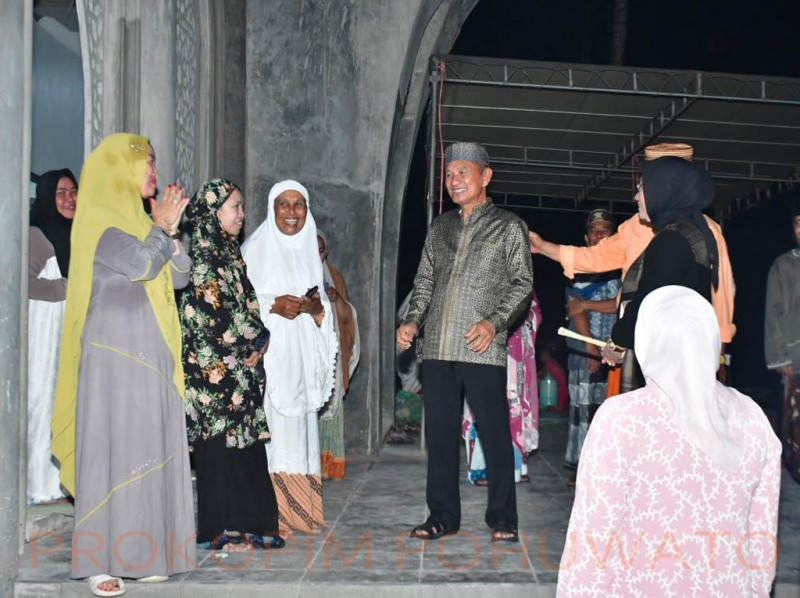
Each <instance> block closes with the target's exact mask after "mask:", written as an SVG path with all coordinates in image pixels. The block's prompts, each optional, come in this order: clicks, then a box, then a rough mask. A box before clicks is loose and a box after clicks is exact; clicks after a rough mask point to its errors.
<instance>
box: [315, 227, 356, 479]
mask: <svg viewBox="0 0 800 598" xmlns="http://www.w3.org/2000/svg"><path fill="white" fill-rule="evenodd" d="M317 243H318V247H319V257H320V259H321V260H322V271H323V274H324V276H325V282H324V291H325V293H326V294H327V295H328V300H329V301H330V302H331V305H332V306H333V310H332V311H333V329H334V330H335V331H336V333H337V335H338V337H339V354H338V355H337V356H336V384H335V386H334V387H333V395H332V396H331V399H330V401H328V403H327V405H325V407H324V408H323V409H322V411H321V412H320V418H319V444H320V456H321V459H322V479H323V480H341V479H342V478H344V470H345V456H344V396H345V394H346V393H347V389H348V388H349V387H350V378H351V376H352V375H353V372H354V371H355V369H356V366H357V365H358V360H359V359H360V357H361V338H360V336H359V334H358V313H357V312H356V308H355V307H353V304H352V303H350V295H349V293H348V292H347V285H345V283H344V278H342V275H341V273H340V272H339V270H338V269H337V268H336V267H335V266H334V265H333V264H331V263H330V262H329V261H328V240H327V238H326V237H325V234H324V233H323V232H322V231H321V230H319V229H317Z"/></svg>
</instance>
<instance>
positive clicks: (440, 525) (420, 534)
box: [411, 519, 458, 540]
mask: <svg viewBox="0 0 800 598" xmlns="http://www.w3.org/2000/svg"><path fill="white" fill-rule="evenodd" d="M457 532H458V530H457V529H450V527H449V526H448V525H447V524H446V523H445V522H444V521H438V520H430V519H429V520H428V521H426V522H425V523H423V524H422V525H418V526H417V527H415V528H414V529H412V530H411V537H412V538H417V539H418V540H438V539H439V538H441V537H442V536H452V535H453V534H455V533H457Z"/></svg>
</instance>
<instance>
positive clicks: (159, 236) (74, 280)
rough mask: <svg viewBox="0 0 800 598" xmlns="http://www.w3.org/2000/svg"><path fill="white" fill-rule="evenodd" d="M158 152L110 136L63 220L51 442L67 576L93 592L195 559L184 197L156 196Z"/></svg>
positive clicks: (153, 576)
mask: <svg viewBox="0 0 800 598" xmlns="http://www.w3.org/2000/svg"><path fill="white" fill-rule="evenodd" d="M155 161H156V158H155V152H154V150H153V147H152V146H151V145H150V143H149V142H148V140H147V139H145V138H143V137H140V136H138V135H131V134H130V133H117V134H114V135H109V136H108V137H106V138H105V139H104V140H103V141H102V142H101V143H100V144H99V145H98V146H97V147H96V148H95V150H94V151H93V152H92V153H91V155H90V156H89V157H88V158H87V159H86V162H85V164H84V166H83V174H82V176H81V189H80V193H79V196H78V206H79V208H78V210H77V213H76V216H75V222H74V224H73V230H72V255H71V258H70V265H69V276H68V279H69V284H68V285H67V306H66V313H65V316H64V328H63V334H62V337H61V353H60V356H59V366H58V382H57V385H56V404H55V407H54V410H53V441H52V451H53V455H55V457H56V458H57V459H58V461H59V464H60V467H61V483H62V485H63V486H64V487H65V488H66V489H67V490H68V491H69V492H70V493H71V494H72V495H73V496H74V497H75V528H74V532H73V534H72V555H73V559H72V577H75V578H86V577H88V578H89V587H90V589H91V591H92V593H94V594H95V595H97V596H109V595H119V594H121V593H123V592H124V591H125V587H124V583H123V581H122V578H123V577H131V578H135V579H138V580H140V581H164V580H166V579H167V576H169V575H173V574H176V573H184V572H187V571H190V570H192V569H193V568H194V567H195V565H196V562H197V561H196V550H195V544H194V541H193V540H194V533H195V524H194V501H193V492H192V480H191V474H190V471H189V446H188V443H187V439H186V416H185V414H184V403H183V396H184V379H183V366H182V361H181V325H180V320H179V319H178V310H177V308H176V305H175V289H180V288H183V287H185V286H186V285H187V284H188V282H189V269H190V267H191V261H190V259H189V257H188V256H187V255H186V253H185V252H184V251H183V248H182V246H181V243H180V241H179V240H178V224H179V222H180V218H181V215H182V214H183V211H184V209H185V208H186V205H187V204H188V201H189V200H188V199H187V198H185V197H183V189H182V188H180V187H178V186H177V185H170V186H168V187H167V189H166V190H165V191H164V193H163V196H162V197H161V201H160V202H158V203H156V201H155V200H153V199H152V197H153V196H154V195H155V193H156V185H157V183H158V170H157V169H156V164H155ZM142 198H149V199H150V204H151V214H152V219H151V218H150V217H148V216H147V214H145V212H144V209H143V208H142ZM172 546H181V547H182V556H176V555H175V554H174V552H172V551H171V549H170V547H172ZM109 592H111V593H110V594H109Z"/></svg>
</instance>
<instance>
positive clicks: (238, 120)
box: [211, 0, 247, 185]
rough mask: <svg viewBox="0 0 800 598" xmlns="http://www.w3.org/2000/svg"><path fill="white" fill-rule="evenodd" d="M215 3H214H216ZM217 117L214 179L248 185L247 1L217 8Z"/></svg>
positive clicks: (230, 1)
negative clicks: (246, 164)
mask: <svg viewBox="0 0 800 598" xmlns="http://www.w3.org/2000/svg"><path fill="white" fill-rule="evenodd" d="M212 1H213V0H212ZM214 10H215V12H216V14H215V15H214V21H215V22H214V23H212V26H214V27H215V47H214V49H213V51H214V74H213V76H214V79H215V81H214V86H215V115H214V119H215V122H214V127H213V131H214V133H213V135H212V139H211V143H212V144H213V146H214V160H213V162H214V163H213V167H212V171H211V176H222V177H225V178H228V179H230V180H232V181H234V182H235V183H236V184H238V185H244V184H245V179H246V174H245V139H246V131H247V59H246V58H247V57H246V50H247V44H246V35H245V31H246V27H247V21H246V19H247V5H246V2H245V0H225V3H224V5H223V4H222V3H219V4H216V5H214Z"/></svg>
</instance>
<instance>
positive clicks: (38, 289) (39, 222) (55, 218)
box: [27, 169, 78, 504]
mask: <svg viewBox="0 0 800 598" xmlns="http://www.w3.org/2000/svg"><path fill="white" fill-rule="evenodd" d="M77 198H78V182H77V181H76V180H75V176H74V175H73V174H72V172H71V171H69V170H67V169H62V170H51V171H49V172H45V173H44V174H43V175H41V176H40V177H39V182H38V183H37V184H36V199H35V200H34V202H33V208H32V209H31V217H30V226H31V229H30V235H29V238H28V243H29V245H28V247H29V252H28V299H29V301H28V488H27V498H28V503H29V504H46V503H52V502H55V501H58V500H61V499H63V498H64V491H63V490H62V488H61V483H60V481H59V479H58V467H56V465H55V464H54V463H53V456H52V454H51V453H50V435H51V429H50V420H51V419H52V417H53V396H54V394H55V389H56V373H57V371H58V348H59V343H60V341H61V326H62V324H63V322H64V305H65V300H66V298H67V274H68V273H69V250H70V233H71V232H72V220H73V218H75V206H76V203H77Z"/></svg>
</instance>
